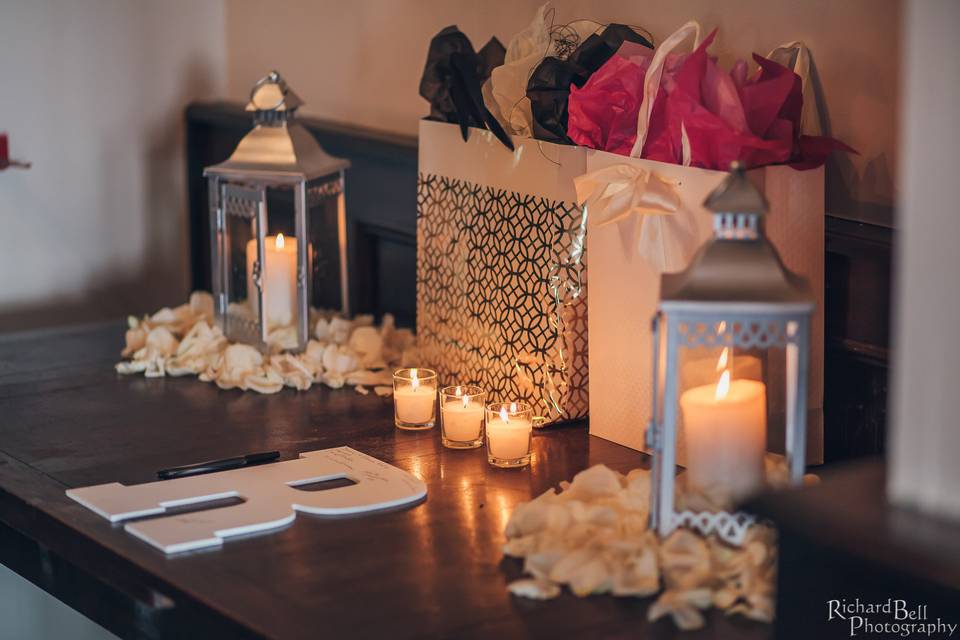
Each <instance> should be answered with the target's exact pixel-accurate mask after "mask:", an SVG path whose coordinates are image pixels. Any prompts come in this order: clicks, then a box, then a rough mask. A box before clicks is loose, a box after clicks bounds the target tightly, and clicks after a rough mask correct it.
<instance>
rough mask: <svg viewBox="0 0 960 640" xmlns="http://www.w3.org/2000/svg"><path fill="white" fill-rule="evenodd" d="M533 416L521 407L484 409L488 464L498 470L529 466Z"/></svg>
mask: <svg viewBox="0 0 960 640" xmlns="http://www.w3.org/2000/svg"><path fill="white" fill-rule="evenodd" d="M532 433H533V412H532V410H531V408H530V407H529V406H527V405H525V404H522V403H516V402H512V403H510V405H509V406H508V405H505V404H504V405H501V404H492V405H488V406H487V461H488V462H489V463H490V464H492V465H494V466H497V467H523V466H526V465H527V464H529V463H530V437H531V434H532Z"/></svg>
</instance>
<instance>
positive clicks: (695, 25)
mask: <svg viewBox="0 0 960 640" xmlns="http://www.w3.org/2000/svg"><path fill="white" fill-rule="evenodd" d="M691 34H693V50H695V49H696V48H697V47H699V46H700V23H699V22H697V21H696V20H691V21H690V22H688V23H687V24H685V25H683V26H682V27H680V28H679V29H677V30H676V31H675V32H673V34H672V35H670V37H668V38H667V39H666V40H664V41H663V42H662V43H660V46H659V47H657V50H656V51H655V52H654V53H653V60H651V61H650V66H649V67H648V68H647V75H646V77H645V78H644V80H643V101H642V102H641V103H640V113H639V114H637V141H636V142H635V143H634V144H633V149H632V150H631V151H630V156H631V157H633V158H639V157H640V153H641V152H642V151H643V144H644V143H645V142H646V141H647V130H648V129H649V127H650V114H651V113H652V112H653V103H654V101H655V100H656V98H657V92H658V91H659V90H660V79H661V77H662V76H663V65H664V63H665V62H666V60H667V56H668V55H669V54H670V53H671V52H673V50H674V49H676V48H677V46H679V45H680V44H681V43H682V42H683V41H684V40H686V39H687V38H688V37H690V35H691Z"/></svg>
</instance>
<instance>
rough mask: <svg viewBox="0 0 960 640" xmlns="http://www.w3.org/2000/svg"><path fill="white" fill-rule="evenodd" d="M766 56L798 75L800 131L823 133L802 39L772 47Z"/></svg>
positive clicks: (808, 51) (812, 133)
mask: <svg viewBox="0 0 960 640" xmlns="http://www.w3.org/2000/svg"><path fill="white" fill-rule="evenodd" d="M794 53H796V58H794V57H793V56H794ZM767 58H769V59H770V60H773V61H774V62H776V63H777V64H782V65H783V66H785V67H787V68H788V69H789V68H791V64H790V61H791V59H792V60H793V65H792V68H793V72H794V73H795V74H797V75H798V76H800V83H801V87H802V92H803V111H802V112H801V114H800V133H802V134H804V135H808V136H819V135H821V134H822V133H823V130H822V128H821V124H820V111H819V109H818V108H817V97H816V96H815V95H814V93H815V92H814V89H813V83H812V82H811V80H810V64H811V62H810V50H809V49H807V45H806V44H804V42H803V41H802V40H794V41H793V42H787V43H784V44H782V45H780V46H779V47H776V48H774V49H773V50H772V51H770V53H768V54H767Z"/></svg>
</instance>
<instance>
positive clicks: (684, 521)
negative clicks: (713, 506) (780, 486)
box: [669, 510, 757, 547]
mask: <svg viewBox="0 0 960 640" xmlns="http://www.w3.org/2000/svg"><path fill="white" fill-rule="evenodd" d="M756 521H757V518H756V516H753V515H750V514H748V513H744V512H742V511H736V512H734V513H730V512H729V511H717V512H710V511H690V510H684V511H680V512H679V513H674V514H673V518H672V521H671V523H670V528H669V530H670V531H673V530H674V529H676V528H677V527H687V528H689V529H694V530H695V531H699V532H700V533H702V534H703V535H705V536H708V535H710V534H712V533H713V534H716V535H717V537H719V538H720V539H721V540H723V541H724V542H728V543H730V544H732V545H734V546H737V547H739V546H741V545H742V544H743V541H744V539H745V538H746V536H747V531H748V530H749V529H750V527H751V526H752V525H753V524H754V523H755V522H756Z"/></svg>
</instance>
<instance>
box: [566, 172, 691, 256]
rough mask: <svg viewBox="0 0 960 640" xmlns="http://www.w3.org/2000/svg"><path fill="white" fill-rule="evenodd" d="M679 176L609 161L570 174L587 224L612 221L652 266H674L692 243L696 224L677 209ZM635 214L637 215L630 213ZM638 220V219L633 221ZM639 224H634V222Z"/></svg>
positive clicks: (604, 224)
mask: <svg viewBox="0 0 960 640" xmlns="http://www.w3.org/2000/svg"><path fill="white" fill-rule="evenodd" d="M678 185H679V181H677V180H670V179H666V178H662V177H660V176H658V175H657V174H655V173H653V172H651V171H647V170H646V169H643V168H641V167H637V166H634V165H631V164H615V165H611V166H609V167H604V168H603V169H598V170H596V171H592V172H590V173H586V174H584V175H582V176H579V177H577V178H574V186H575V188H576V190H577V203H578V204H580V205H586V208H587V216H588V218H587V219H588V221H589V222H588V226H589V227H603V226H606V225H609V224H613V223H617V224H618V226H619V227H620V231H621V236H623V237H624V240H625V241H627V242H628V244H629V245H633V246H636V250H637V254H638V255H639V256H640V257H641V258H643V259H644V260H645V261H646V262H647V263H648V264H649V265H650V267H651V268H652V269H653V270H654V271H656V272H658V273H663V272H671V271H679V270H681V269H683V268H684V267H686V266H687V263H688V262H689V260H690V258H691V257H692V255H693V252H694V250H695V249H696V241H697V239H696V230H695V229H693V228H692V227H691V225H690V224H689V220H681V218H685V216H678V215H676V213H677V211H678V210H679V209H680V206H681V201H680V196H678V195H677V190H676V188H677V186H678ZM636 217H639V221H638V220H637V219H636ZM638 222H639V225H638V224H637V223H638ZM638 227H639V228H638Z"/></svg>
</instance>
